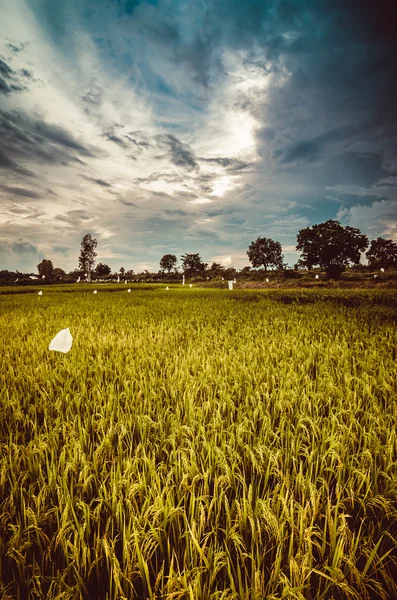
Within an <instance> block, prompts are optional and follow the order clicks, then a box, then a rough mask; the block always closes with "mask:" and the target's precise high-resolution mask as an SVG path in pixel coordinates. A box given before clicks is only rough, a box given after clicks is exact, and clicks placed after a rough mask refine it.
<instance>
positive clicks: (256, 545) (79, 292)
mask: <svg viewBox="0 0 397 600" xmlns="http://www.w3.org/2000/svg"><path fill="white" fill-rule="evenodd" d="M131 288H133V289H132V293H127V290H126V289H125V288H124V286H123V288H122V289H121V286H119V287H118V286H113V288H111V287H109V288H106V289H105V288H100V287H98V294H97V295H93V294H92V290H93V288H92V287H91V288H90V287H89V286H83V287H81V288H77V286H70V287H69V288H68V289H66V288H64V289H62V288H61V289H60V288H45V289H44V288H43V296H41V297H38V295H37V291H38V290H35V292H34V293H24V294H18V293H9V294H2V295H0V345H1V352H0V382H1V404H0V410H1V419H0V449H1V452H0V461H1V462H0V502H1V510H0V597H1V598H2V599H4V600H8V599H21V600H22V599H29V600H30V599H35V600H36V599H45V600H49V599H54V600H55V599H59V600H61V599H62V600H69V599H70V600H72V599H73V600H75V599H76V600H77V599H87V600H88V599H89V600H95V599H98V600H102V599H103V600H116V599H123V598H124V599H139V600H146V599H148V600H154V599H158V600H160V599H161V600H232V599H233V600H237V599H238V600H276V599H297V600H300V599H309V600H325V599H329V600H331V599H334V600H339V599H356V598H357V599H360V600H373V599H389V598H397V547H396V546H397V434H396V417H397V300H396V298H395V295H393V292H379V293H377V292H375V291H373V292H372V291H371V292H365V291H363V292H361V291H357V292H349V291H343V292H342V291H337V290H336V291H335V290H333V291H332V292H324V293H323V294H322V293H321V290H320V291H317V290H316V291H315V292H314V293H311V292H310V291H307V292H304V293H303V292H300V291H294V292H288V293H287V292H282V291H279V292H278V291H274V292H272V293H270V292H269V293H268V292H258V291H255V292H252V291H240V290H235V291H233V292H229V291H228V290H209V289H206V290H198V289H195V288H193V289H189V288H186V287H185V288H182V287H177V286H175V287H173V286H170V290H169V291H167V290H165V287H164V286H162V287H161V288H158V287H156V286H152V287H150V286H148V287H147V288H146V289H145V288H139V289H137V287H135V288H134V287H133V286H131ZM112 289H114V290H118V291H117V292H114V293H111V290H112ZM8 291H13V290H8ZM67 327H69V328H70V331H71V334H72V336H73V346H72V348H71V350H70V352H69V353H68V354H60V353H57V352H50V351H49V350H48V345H49V343H50V341H51V339H52V338H53V337H54V336H55V334H56V333H57V332H58V331H59V330H61V329H63V328H67Z"/></svg>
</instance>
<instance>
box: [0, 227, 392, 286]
mask: <svg viewBox="0 0 397 600" xmlns="http://www.w3.org/2000/svg"><path fill="white" fill-rule="evenodd" d="M96 248H97V240H96V238H94V237H92V235H91V234H89V233H87V234H86V235H85V236H84V237H83V239H82V241H81V247H80V254H79V259H78V268H77V269H75V270H74V271H72V272H71V273H69V274H68V275H66V273H65V271H63V270H62V269H59V268H57V267H54V265H53V263H52V261H51V260H48V259H43V260H42V261H41V262H40V263H39V264H38V265H37V271H38V276H37V277H36V278H41V279H46V280H47V281H59V280H65V278H66V279H67V280H70V278H72V280H76V279H77V278H80V279H84V280H85V281H91V279H92V277H94V278H96V279H99V278H105V279H109V278H112V277H117V279H123V280H126V279H129V280H131V279H133V278H134V277H136V274H135V273H134V271H133V270H132V269H129V270H126V269H124V267H121V268H120V270H119V272H118V273H113V274H112V272H111V268H110V267H109V265H106V264H104V263H101V262H99V263H98V264H96V256H97V253H96ZM296 249H297V250H298V251H300V253H301V256H300V259H299V260H298V262H297V263H296V264H295V265H294V269H309V270H310V269H313V268H314V267H320V268H321V269H323V270H325V273H326V275H327V277H329V278H335V279H338V278H339V277H340V276H341V274H342V273H343V271H344V270H345V269H346V268H347V267H349V266H354V265H356V266H357V265H359V264H360V259H361V255H362V253H364V252H365V251H366V253H365V256H366V258H367V260H368V266H369V267H370V268H383V269H386V268H397V244H396V243H395V242H394V241H392V240H387V239H384V238H382V237H378V238H377V239H375V240H372V241H371V243H369V240H368V237H367V236H366V235H364V234H362V233H361V232H360V231H359V230H358V229H356V228H354V227H350V226H342V225H341V224H340V223H339V221H335V220H328V221H325V222H324V223H320V224H318V225H312V226H311V227H306V228H304V229H301V230H300V231H299V232H298V235H297V244H296ZM247 256H248V259H249V261H250V263H251V265H252V268H254V269H259V268H262V269H263V270H264V271H265V272H266V271H267V270H268V269H270V268H274V269H286V268H287V265H286V264H285V263H284V256H283V254H282V247H281V244H280V242H278V241H275V240H272V239H271V238H266V237H258V238H257V239H256V240H254V241H253V242H252V243H251V244H250V245H249V247H248V250H247ZM177 262H178V259H177V257H176V255H175V254H164V256H163V257H162V258H161V260H160V271H159V272H158V273H157V275H158V276H159V275H164V274H165V273H166V274H168V275H171V274H175V275H176V274H177V273H179V269H178V267H177ZM181 269H182V273H183V274H184V275H185V277H187V278H191V277H204V276H207V277H208V278H213V277H220V276H224V277H234V276H235V275H236V273H237V271H236V269H234V268H233V267H229V268H227V267H224V266H223V265H222V264H220V263H216V262H213V263H212V264H211V265H210V266H209V265H208V263H205V262H203V260H202V259H201V257H200V254H198V253H196V254H183V255H182V256H181ZM249 271H250V267H244V268H243V269H242V270H241V271H240V273H241V274H246V273H248V272H249ZM14 274H15V273H14ZM14 274H13V275H14ZM7 275H10V272H9V271H0V280H5V279H6V276H7ZM150 275H152V276H154V274H151V273H149V271H145V272H144V274H142V276H145V278H146V279H147V277H148V276H150ZM29 277H30V278H34V277H35V276H33V275H30V276H29Z"/></svg>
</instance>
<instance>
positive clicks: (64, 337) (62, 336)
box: [48, 327, 73, 354]
mask: <svg viewBox="0 0 397 600" xmlns="http://www.w3.org/2000/svg"><path fill="white" fill-rule="evenodd" d="M72 343H73V338H72V335H71V333H70V331H69V327H67V329H61V331H60V332H59V333H57V334H56V336H55V337H54V339H52V340H51V342H50V345H49V346H48V349H49V350H55V351H56V352H63V353H64V354H66V352H69V350H70V348H71V347H72Z"/></svg>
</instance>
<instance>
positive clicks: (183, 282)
mask: <svg viewBox="0 0 397 600" xmlns="http://www.w3.org/2000/svg"><path fill="white" fill-rule="evenodd" d="M182 285H185V276H183V277H182Z"/></svg>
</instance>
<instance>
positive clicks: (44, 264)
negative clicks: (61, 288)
mask: <svg viewBox="0 0 397 600" xmlns="http://www.w3.org/2000/svg"><path fill="white" fill-rule="evenodd" d="M37 271H38V272H39V275H40V277H43V275H44V277H45V278H46V279H51V277H53V275H54V265H53V264H52V260H47V259H45V258H44V259H43V260H42V261H41V262H40V263H39V264H38V265H37Z"/></svg>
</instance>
